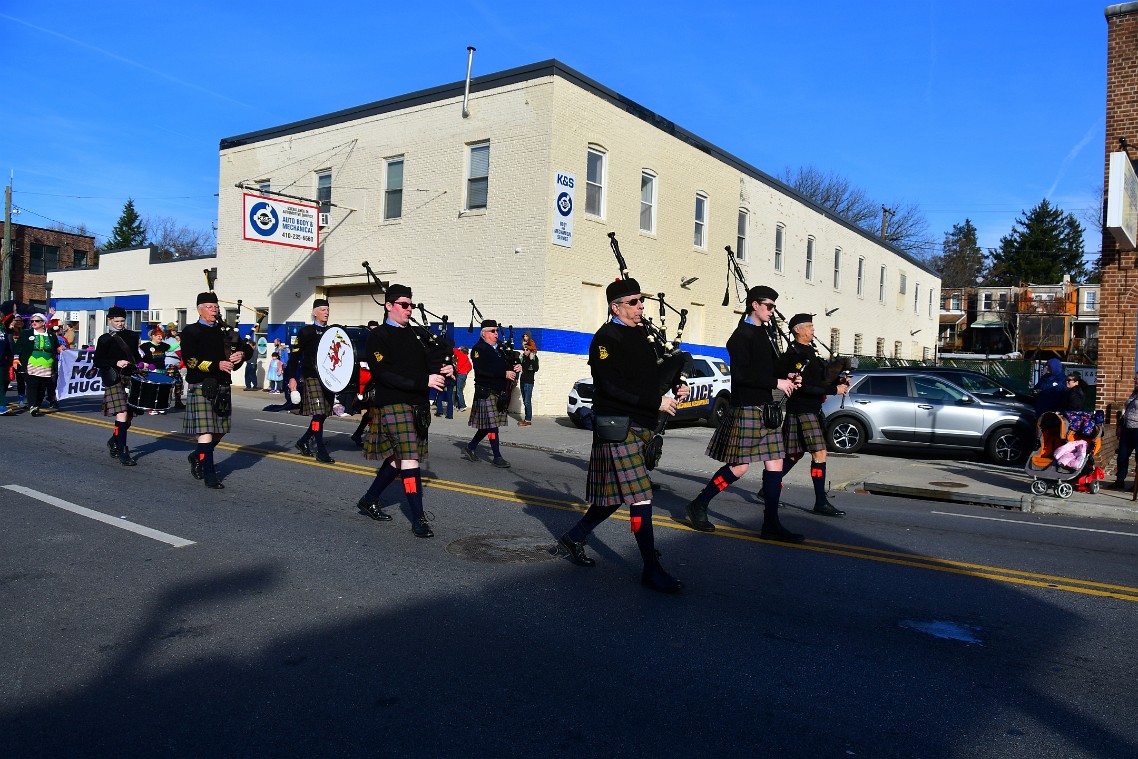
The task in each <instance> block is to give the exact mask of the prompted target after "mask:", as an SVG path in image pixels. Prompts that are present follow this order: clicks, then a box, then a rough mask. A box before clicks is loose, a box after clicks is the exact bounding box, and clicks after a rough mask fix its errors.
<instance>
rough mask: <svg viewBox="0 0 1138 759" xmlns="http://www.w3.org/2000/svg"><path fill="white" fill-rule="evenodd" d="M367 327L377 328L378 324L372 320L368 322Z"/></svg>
mask: <svg viewBox="0 0 1138 759" xmlns="http://www.w3.org/2000/svg"><path fill="white" fill-rule="evenodd" d="M367 326H369V327H378V326H379V322H377V321H376V320H375V319H372V320H371V321H369V322H368V323H367Z"/></svg>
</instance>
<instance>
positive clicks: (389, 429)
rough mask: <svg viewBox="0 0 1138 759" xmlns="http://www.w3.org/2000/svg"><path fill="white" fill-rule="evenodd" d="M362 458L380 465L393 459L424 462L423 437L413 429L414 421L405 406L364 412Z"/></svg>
mask: <svg viewBox="0 0 1138 759" xmlns="http://www.w3.org/2000/svg"><path fill="white" fill-rule="evenodd" d="M368 413H369V414H370V416H369V417H368V425H367V434H366V436H365V437H364V458H365V459H371V460H373V461H383V460H385V459H387V457H389V456H395V458H396V459H398V460H399V461H423V460H424V459H426V458H427V436H426V435H422V436H420V435H419V432H418V430H416V429H415V417H414V414H413V413H412V407H411V405H410V404H408V403H393V404H391V405H390V406H384V407H383V408H371V409H368Z"/></svg>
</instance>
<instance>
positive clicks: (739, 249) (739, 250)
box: [735, 208, 750, 261]
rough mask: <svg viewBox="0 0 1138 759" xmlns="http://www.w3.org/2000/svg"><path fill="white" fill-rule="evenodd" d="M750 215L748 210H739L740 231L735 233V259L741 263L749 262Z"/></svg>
mask: <svg viewBox="0 0 1138 759" xmlns="http://www.w3.org/2000/svg"><path fill="white" fill-rule="evenodd" d="M749 219H750V214H749V213H747V209H746V208H740V209H739V229H738V231H736V233H735V257H736V258H738V259H739V260H740V261H746V260H747V221H748V220H749Z"/></svg>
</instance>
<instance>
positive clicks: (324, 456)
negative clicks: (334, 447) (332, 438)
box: [315, 446, 336, 464]
mask: <svg viewBox="0 0 1138 759" xmlns="http://www.w3.org/2000/svg"><path fill="white" fill-rule="evenodd" d="M315 456H316V460H317V461H320V462H322V463H325V464H335V463H336V459H334V458H332V457H331V456H329V455H328V449H327V448H324V447H323V446H320V447H318V448H317V449H316V453H315Z"/></svg>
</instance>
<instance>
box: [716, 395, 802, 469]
mask: <svg viewBox="0 0 1138 759" xmlns="http://www.w3.org/2000/svg"><path fill="white" fill-rule="evenodd" d="M707 455H708V456H710V457H711V458H713V459H715V460H716V461H722V462H723V463H724V464H750V463H751V462H752V461H773V460H775V459H778V460H782V459H784V458H786V451H785V449H784V448H783V445H782V431H781V430H777V429H775V430H768V429H764V428H763V407H762V406H740V407H738V408H736V407H732V408H730V409H728V411H727V416H726V417H724V419H723V423H722V424H720V425H719V426H718V427H716V428H715V433H714V434H713V435H712V436H711V441H710V442H708V444H707Z"/></svg>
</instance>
